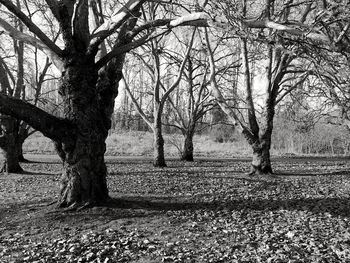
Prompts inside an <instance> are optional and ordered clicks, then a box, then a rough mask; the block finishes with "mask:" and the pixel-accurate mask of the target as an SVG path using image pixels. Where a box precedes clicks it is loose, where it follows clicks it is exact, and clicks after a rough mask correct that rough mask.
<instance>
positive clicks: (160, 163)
mask: <svg viewBox="0 0 350 263" xmlns="http://www.w3.org/2000/svg"><path fill="white" fill-rule="evenodd" d="M153 134H154V145H153V147H154V155H153V166H154V167H166V163H165V157H164V139H163V135H162V125H161V124H155V127H154V130H153Z"/></svg>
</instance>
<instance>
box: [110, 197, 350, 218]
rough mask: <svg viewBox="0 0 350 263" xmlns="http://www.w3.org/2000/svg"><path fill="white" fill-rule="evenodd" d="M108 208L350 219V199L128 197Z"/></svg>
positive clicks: (116, 200) (118, 200) (116, 201)
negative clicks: (283, 212)
mask: <svg viewBox="0 0 350 263" xmlns="http://www.w3.org/2000/svg"><path fill="white" fill-rule="evenodd" d="M106 207H109V208H123V209H127V208H129V209H130V208H131V209H147V210H162V211H169V210H201V209H206V210H222V209H227V210H236V211H237V210H239V211H241V210H255V211H276V210H281V209H283V210H289V211H293V210H300V211H302V210H303V211H310V212H312V213H316V214H318V213H329V214H331V215H334V216H345V217H350V198H344V199H342V198H301V199H285V200H270V199H237V200H232V201H214V202H192V201H191V200H186V199H184V198H182V199H175V198H170V197H169V198H156V197H152V198H147V197H142V196H139V197H127V198H114V199H112V200H111V201H110V202H109V203H108V204H107V205H106Z"/></svg>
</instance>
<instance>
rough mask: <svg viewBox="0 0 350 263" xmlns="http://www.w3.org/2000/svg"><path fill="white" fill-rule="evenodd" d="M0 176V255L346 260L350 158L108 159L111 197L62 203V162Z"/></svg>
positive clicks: (40, 158) (46, 160) (349, 257)
mask: <svg viewBox="0 0 350 263" xmlns="http://www.w3.org/2000/svg"><path fill="white" fill-rule="evenodd" d="M27 157H28V158H29V159H30V160H32V161H34V162H32V163H28V164H23V167H24V168H25V170H26V171H27V172H26V174H21V175H20V174H9V175H3V174H1V175H0V221H1V225H0V262H1V263H5V262H139V263H140V262H310V263H311V262H350V221H349V216H350V202H349V201H350V199H349V197H350V162H349V160H348V159H345V158H284V159H283V158H278V159H276V158H275V159H273V166H274V168H275V171H276V174H275V175H273V176H267V177H249V176H247V175H246V172H247V169H248V164H249V160H248V159H238V158H237V159H233V158H232V159H220V158H217V159H212V158H203V157H202V158H201V159H197V161H195V162H193V163H184V162H179V161H177V160H175V159H174V158H173V159H169V160H168V167H167V168H164V169H156V168H153V167H152V164H151V159H150V158H143V157H129V158H121V157H108V158H107V162H108V170H109V175H108V184H109V189H110V196H111V197H112V200H111V202H110V203H109V204H108V205H106V206H105V207H95V208H91V209H85V210H81V211H74V212H70V211H65V212H62V211H59V210H56V208H55V204H54V201H55V196H56V194H57V191H58V189H59V179H60V175H59V173H60V169H61V164H60V163H59V162H58V160H57V159H56V157H54V156H53V157H50V156H47V155H46V156H45V155H27Z"/></svg>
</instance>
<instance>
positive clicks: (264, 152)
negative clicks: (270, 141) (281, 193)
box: [249, 143, 272, 175]
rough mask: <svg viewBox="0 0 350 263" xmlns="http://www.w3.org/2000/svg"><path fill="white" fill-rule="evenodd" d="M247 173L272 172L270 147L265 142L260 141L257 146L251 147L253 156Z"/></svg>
mask: <svg viewBox="0 0 350 263" xmlns="http://www.w3.org/2000/svg"><path fill="white" fill-rule="evenodd" d="M249 174H250V175H254V174H272V166H271V159H270V149H269V147H268V146H267V145H266V144H264V143H261V145H260V146H259V147H253V158H252V163H251V167H250V172H249Z"/></svg>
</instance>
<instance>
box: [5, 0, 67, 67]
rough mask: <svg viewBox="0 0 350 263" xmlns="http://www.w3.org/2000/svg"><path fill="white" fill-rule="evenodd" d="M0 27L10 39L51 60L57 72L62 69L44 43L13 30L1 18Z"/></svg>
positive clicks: (61, 63) (57, 57) (53, 53)
mask: <svg viewBox="0 0 350 263" xmlns="http://www.w3.org/2000/svg"><path fill="white" fill-rule="evenodd" d="M0 1H1V0H0ZM0 27H2V28H3V29H4V30H5V32H6V33H7V34H8V35H10V36H11V37H13V38H14V39H16V40H19V41H23V42H25V43H27V44H30V45H32V46H34V47H36V48H38V49H40V50H41V51H43V52H44V53H45V54H46V55H47V56H48V57H49V58H50V59H51V61H52V63H53V64H54V65H55V66H56V67H57V68H58V69H59V70H62V69H63V62H62V60H61V58H60V57H59V56H58V55H57V54H56V53H55V52H53V51H52V49H51V48H50V47H48V46H47V45H46V44H45V43H43V42H42V41H40V40H39V39H37V38H35V37H32V36H30V35H28V34H25V33H23V32H20V31H19V30H17V29H15V28H14V27H13V26H11V25H10V24H9V23H7V22H6V21H5V20H4V19H2V18H0Z"/></svg>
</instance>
